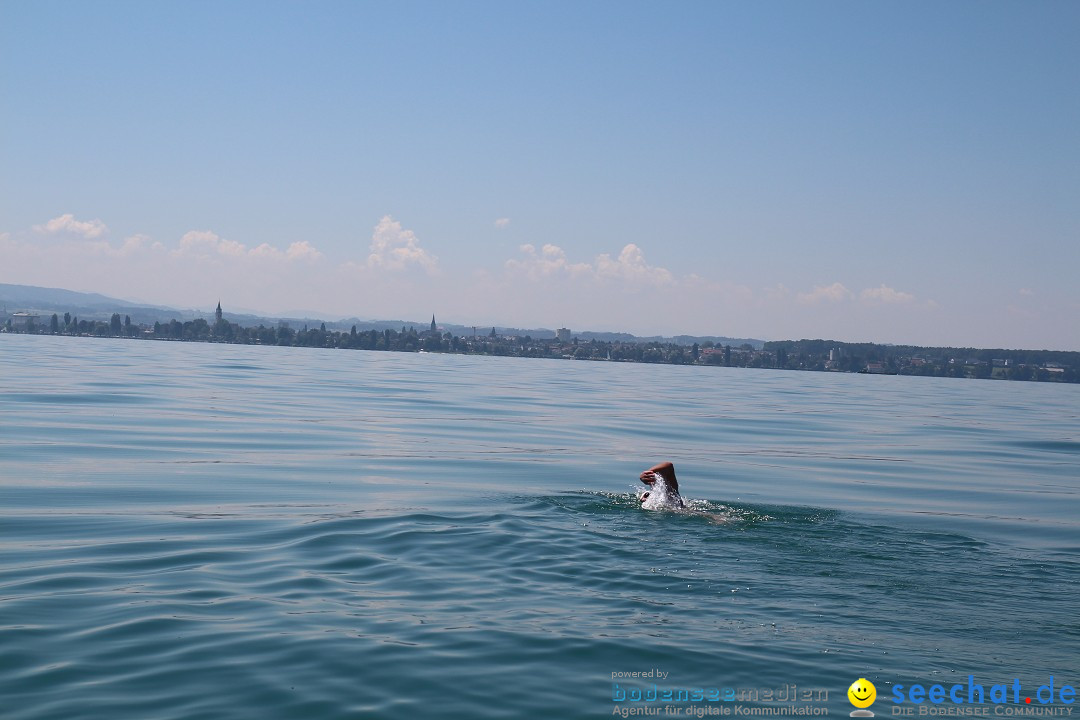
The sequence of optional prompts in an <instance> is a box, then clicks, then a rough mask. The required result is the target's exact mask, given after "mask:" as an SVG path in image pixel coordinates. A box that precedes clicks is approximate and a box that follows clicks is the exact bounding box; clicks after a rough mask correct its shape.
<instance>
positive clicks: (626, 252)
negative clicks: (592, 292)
mask: <svg viewBox="0 0 1080 720" xmlns="http://www.w3.org/2000/svg"><path fill="white" fill-rule="evenodd" d="M519 249H520V250H521V254H522V255H523V257H521V258H517V259H511V260H507V261H506V269H507V270H508V271H510V272H512V273H523V274H525V275H527V276H528V277H529V278H531V279H534V280H535V279H537V278H541V277H549V276H552V275H562V274H565V275H569V276H572V277H579V276H582V275H591V276H592V277H593V278H595V279H597V280H608V279H611V280H626V281H629V282H631V283H649V284H659V285H662V284H666V283H670V282H671V281H672V279H673V277H672V275H671V272H670V271H668V270H666V269H664V268H661V267H655V266H652V265H649V264H648V263H647V262H645V255H644V253H642V251H641V248H639V247H638V246H637V245H635V244H633V243H630V244H629V245H626V246H625V247H624V248H623V249H622V252H620V253H619V256H618V257H617V258H612V257H611V255H609V254H607V253H603V254H601V255H598V256H597V257H596V260H595V262H593V263H584V262H582V263H572V262H570V260H569V259H568V258H567V257H566V252H565V251H564V250H563V249H562V248H561V247H559V246H558V245H552V244H551V243H548V244H546V245H544V246H543V247H542V248H540V251H539V252H537V250H536V247H535V246H533V245H522V246H521V247H520V248H519Z"/></svg>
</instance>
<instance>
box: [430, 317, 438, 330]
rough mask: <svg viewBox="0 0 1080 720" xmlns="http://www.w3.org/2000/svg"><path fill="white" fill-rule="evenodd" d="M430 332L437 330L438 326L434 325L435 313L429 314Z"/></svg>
mask: <svg viewBox="0 0 1080 720" xmlns="http://www.w3.org/2000/svg"><path fill="white" fill-rule="evenodd" d="M431 332H438V328H436V327H435V315H434V314H432V316H431Z"/></svg>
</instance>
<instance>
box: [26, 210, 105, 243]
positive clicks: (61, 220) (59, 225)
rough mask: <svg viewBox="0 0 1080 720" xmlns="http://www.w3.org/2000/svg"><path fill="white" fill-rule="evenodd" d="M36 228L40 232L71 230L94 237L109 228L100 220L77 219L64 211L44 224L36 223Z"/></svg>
mask: <svg viewBox="0 0 1080 720" xmlns="http://www.w3.org/2000/svg"><path fill="white" fill-rule="evenodd" d="M34 230H36V231H37V232H40V233H49V234H52V233H59V232H69V233H74V234H76V235H82V236H83V237H84V238H87V239H93V238H96V237H101V236H102V235H104V234H105V232H106V231H107V230H108V228H107V227H105V223H103V222H101V221H100V220H96V219H95V220H76V219H75V216H74V215H72V214H71V213H64V214H63V215H61V216H60V217H55V218H53V219H52V220H50V221H49V222H47V223H45V224H44V225H35V226H34Z"/></svg>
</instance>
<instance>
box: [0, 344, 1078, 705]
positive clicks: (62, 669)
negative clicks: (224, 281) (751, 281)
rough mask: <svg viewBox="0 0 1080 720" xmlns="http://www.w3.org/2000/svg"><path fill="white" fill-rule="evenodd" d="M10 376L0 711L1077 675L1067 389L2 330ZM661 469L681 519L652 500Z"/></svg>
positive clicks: (829, 686)
mask: <svg viewBox="0 0 1080 720" xmlns="http://www.w3.org/2000/svg"><path fill="white" fill-rule="evenodd" d="M0 369H2V372H3V378H4V389H3V393H2V396H0V528H2V535H0V540H2V546H0V555H2V556H0V703H2V705H0V716H2V717H4V718H58V719H59V718H63V719H64V720H70V719H71V718H109V719H110V720H121V719H127V718H132V719H135V718H138V719H140V720H141V719H144V718H339V717H342V718H344V717H365V718H366V717H373V718H399V717H406V718H408V717H420V718H425V717H432V718H510V717H522V718H592V717H607V716H611V715H612V712H613V709H614V710H616V711H617V710H619V709H620V708H622V709H626V708H631V709H633V708H637V709H638V710H642V711H644V710H648V709H650V708H652V709H657V708H663V707H664V706H665V703H663V702H652V703H649V702H647V700H646V698H647V697H648V693H649V692H650V688H651V687H652V685H653V684H654V683H656V684H657V685H658V686H659V690H660V692H663V690H664V688H668V689H671V688H675V689H676V690H677V689H680V688H682V689H687V688H698V687H700V688H705V689H708V688H720V689H723V688H736V689H740V691H741V690H744V689H755V688H757V689H763V690H764V689H780V688H789V687H790V686H791V685H797V687H798V692H800V693H801V692H802V691H803V690H804V689H812V690H825V691H827V699H826V698H824V697H821V696H820V694H819V696H818V697H820V698H821V699H820V701H818V700H815V701H814V702H816V703H817V706H820V707H821V708H824V709H826V710H827V711H828V712H829V713H830V714H831V715H833V716H840V717H846V716H847V714H848V712H849V711H851V710H852V709H853V708H852V706H851V705H850V704H849V702H848V699H847V696H846V691H847V688H848V686H849V685H850V684H851V683H852V682H853V681H854V680H856V679H857V678H860V677H864V678H866V679H868V680H870V681H872V682H873V683H874V684H875V685H876V686H877V692H878V700H877V704H876V705H875V706H874V708H873V709H874V710H876V711H877V714H878V716H879V717H880V716H886V715H890V713H891V710H890V708H891V707H892V705H893V703H892V702H891V701H890V700H888V699H887V698H888V697H889V696H890V693H892V692H893V690H894V688H895V686H896V685H897V684H899V685H902V686H904V687H910V685H911V684H912V683H922V684H924V685H930V684H933V683H944V684H945V685H946V687H948V685H949V684H950V683H954V682H957V683H959V682H963V683H967V682H968V676H969V675H973V676H974V677H975V680H976V681H977V682H981V683H983V684H985V685H986V688H987V690H988V691H989V688H990V685H991V684H993V683H1012V682H1013V680H1014V679H1019V680H1020V682H1021V683H1022V687H1023V692H1024V693H1027V694H1029V695H1030V694H1032V693H1034V692H1035V688H1036V687H1037V686H1038V685H1041V684H1044V683H1047V682H1048V681H1049V678H1050V676H1054V678H1055V682H1056V684H1057V686H1058V687H1060V686H1061V685H1062V684H1066V683H1068V684H1072V685H1073V686H1076V685H1077V684H1078V681H1080V652H1078V650H1077V648H1078V646H1080V386H1075V385H1073V386H1063V385H1046V384H1036V383H1007V382H991V381H973V380H950V379H935V378H912V377H888V376H868V375H837V374H825V373H794V372H782V371H755V370H746V369H725V368H714V367H676V366H655V365H633V364H617V363H589V362H573V361H548V360H529V359H515V358H487V357H464V356H453V355H435V354H424V355H412V354H399V353H376V352H361V351H332V350H326V351H322V350H313V349H304V348H277V347H248V346H228V345H204V344H193V343H165V342H140V341H123V340H104V339H101V340H98V339H86V338H60V337H31V336H16V335H0ZM660 460H671V461H673V462H674V463H675V466H676V469H677V471H678V475H679V480H680V484H681V486H682V490H683V495H684V496H685V497H687V498H689V499H692V500H693V503H692V504H693V506H694V508H695V509H696V512H694V513H685V514H676V513H664V512H655V513H650V512H645V511H642V510H641V509H639V507H638V504H637V500H636V497H635V493H636V492H637V491H638V489H639V488H641V485H640V483H638V482H637V476H638V474H639V472H640V471H641V470H642V469H644V468H646V467H648V466H649V465H652V464H653V463H655V462H658V461H660ZM651 669H659V670H661V671H662V672H664V673H667V675H666V676H664V677H663V678H662V679H656V678H652V679H649V678H632V677H631V678H627V677H619V678H613V673H623V672H640V671H649V670H651ZM965 687H966V686H965ZM635 691H636V692H643V693H645V695H643V696H642V700H641V701H639V702H636V703H635V701H634V700H633V695H634V693H635ZM620 692H623V693H629V695H628V696H627V699H625V700H622V699H620V698H619V693H620ZM965 692H966V691H965ZM676 697H677V696H676ZM746 697H748V698H749V701H748V702H746V703H743V705H745V706H746V707H756V708H769V707H772V706H773V705H774V704H775V703H774V700H773V699H769V698H767V697H766V696H760V697H758V698H757V699H754V697H753V696H744V699H745V698H746ZM775 697H776V698H778V697H779V694H776V696H775ZM666 705H667V706H668V707H670V708H673V709H674V710H678V713H675V712H670V713H669V714H668V716H669V717H670V716H681V717H689V716H691V713H693V712H698V713H702V712H707V711H708V709H709V708H710V707H712V708H714V709H717V710H718V711H719V710H720V709H722V708H724V707H726V708H728V709H731V708H732V707H733V706H734V705H735V703H730V702H728V703H725V702H724V701H719V702H715V701H714V702H711V703H710V702H707V701H706V702H696V703H695V702H687V701H683V702H681V703H680V702H674V703H667V704H666ZM1013 707H1017V708H1018V709H1020V706H1013ZM1059 707H1065V706H1059Z"/></svg>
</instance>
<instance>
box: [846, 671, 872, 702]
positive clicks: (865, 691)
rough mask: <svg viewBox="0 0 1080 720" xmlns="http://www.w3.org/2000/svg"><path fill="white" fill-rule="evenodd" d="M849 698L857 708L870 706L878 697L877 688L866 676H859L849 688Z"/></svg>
mask: <svg viewBox="0 0 1080 720" xmlns="http://www.w3.org/2000/svg"><path fill="white" fill-rule="evenodd" d="M847 697H848V700H850V701H851V704H852V705H854V706H855V707H857V708H868V707H870V706H871V705H873V704H874V700H876V699H877V688H875V687H874V683H872V682H870V681H869V680H867V679H866V678H859V679H858V680H856V681H855V682H853V683H851V687H849V688H848V689H847Z"/></svg>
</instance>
